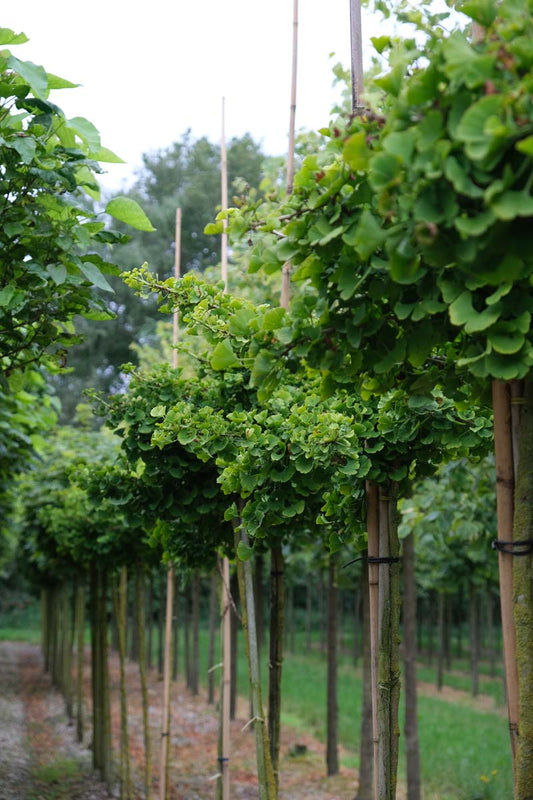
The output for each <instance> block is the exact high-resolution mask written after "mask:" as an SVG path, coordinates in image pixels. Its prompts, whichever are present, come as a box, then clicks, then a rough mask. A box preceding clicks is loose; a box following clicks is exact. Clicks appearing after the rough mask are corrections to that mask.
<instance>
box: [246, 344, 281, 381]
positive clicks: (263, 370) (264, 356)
mask: <svg viewBox="0 0 533 800" xmlns="http://www.w3.org/2000/svg"><path fill="white" fill-rule="evenodd" d="M275 363H276V362H275V358H274V356H273V354H272V353H271V352H269V351H268V350H260V351H259V352H258V354H257V355H256V357H255V359H254V364H253V367H252V374H251V376H250V385H251V386H260V385H261V384H262V383H263V381H264V380H265V379H266V378H267V377H268V375H269V373H270V372H271V370H272V368H273V367H274V365H275Z"/></svg>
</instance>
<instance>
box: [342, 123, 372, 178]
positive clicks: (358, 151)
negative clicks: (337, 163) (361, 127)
mask: <svg viewBox="0 0 533 800" xmlns="http://www.w3.org/2000/svg"><path fill="white" fill-rule="evenodd" d="M342 156H343V158H344V160H345V161H346V163H347V164H348V165H349V167H350V169H353V171H354V172H362V171H363V170H365V169H366V167H367V165H368V161H369V159H370V150H369V149H368V146H367V143H366V136H365V133H364V131H361V132H360V133H354V134H353V136H350V138H349V139H347V140H346V142H345V143H344V148H343V151H342Z"/></svg>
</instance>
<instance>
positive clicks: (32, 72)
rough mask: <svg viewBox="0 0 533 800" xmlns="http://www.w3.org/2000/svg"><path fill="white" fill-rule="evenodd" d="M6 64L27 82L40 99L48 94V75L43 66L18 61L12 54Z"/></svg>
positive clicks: (43, 98)
mask: <svg viewBox="0 0 533 800" xmlns="http://www.w3.org/2000/svg"><path fill="white" fill-rule="evenodd" d="M7 64H8V66H9V67H10V68H11V69H12V70H14V71H15V72H18V74H19V75H20V76H21V78H23V79H24V80H25V81H26V82H27V83H28V84H29V86H30V89H31V90H32V92H33V94H34V95H35V96H36V97H39V98H40V99H41V100H45V99H46V97H47V96H48V76H47V74H46V71H45V70H44V69H43V67H39V66H38V65H37V64H32V62H31V61H19V59H18V58H16V57H15V56H14V55H10V56H9V58H8V59H7Z"/></svg>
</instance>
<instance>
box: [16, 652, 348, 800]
mask: <svg viewBox="0 0 533 800" xmlns="http://www.w3.org/2000/svg"><path fill="white" fill-rule="evenodd" d="M117 673H118V670H117V662H116V657H114V656H113V657H112V658H111V677H112V691H113V710H112V727H113V739H114V743H113V744H114V750H115V753H118V747H119V741H118V736H119V733H118V731H119V712H118V692H117V681H118V674H117ZM127 681H128V687H129V701H128V708H129V715H130V724H129V727H130V754H131V758H132V761H133V764H134V780H135V786H136V789H137V790H136V795H135V796H136V798H139V800H140V798H141V797H142V794H141V792H140V788H139V787H140V786H141V781H142V765H143V757H144V753H143V746H142V727H141V708H140V689H139V681H138V671H137V666H136V665H135V664H128V668H127ZM85 689H86V705H87V709H88V710H90V709H89V701H88V698H89V670H88V669H87V670H86V680H85ZM161 693H162V684H161V682H160V681H159V680H158V677H157V675H156V674H155V672H152V674H151V677H150V721H151V726H152V736H153V742H154V744H153V749H154V758H153V761H154V797H156V796H157V765H158V759H159V753H158V742H159V733H160V710H159V709H160V698H161ZM172 709H173V711H172V731H173V733H172V739H171V752H172V771H171V800H212V798H213V797H214V789H215V784H214V781H213V773H214V772H215V765H216V741H217V725H218V721H217V713H216V710H215V709H214V708H213V707H212V706H211V707H210V706H208V705H207V703H206V698H205V696H204V695H203V694H200V695H199V696H198V697H192V696H191V695H190V694H189V693H188V692H187V690H186V689H185V687H184V686H183V685H181V684H180V683H178V684H175V685H174V686H173V702H172ZM239 712H240V714H239V716H240V719H238V720H236V721H235V722H234V723H232V748H233V749H232V758H231V762H230V774H231V783H232V791H231V796H232V800H233V799H234V798H235V800H256V798H257V797H258V789H257V781H256V777H255V770H254V736H253V734H252V733H251V731H250V730H249V729H247V730H243V727H244V726H245V725H246V722H247V716H246V715H247V703H245V702H243V703H242V704H241V706H240V708H239ZM296 744H298V745H299V746H300V749H302V748H306V750H305V753H304V754H303V755H300V756H298V757H294V755H293V754H292V753H294V751H295V745H296ZM281 753H282V757H281V786H282V790H281V791H280V800H351V798H353V797H354V795H355V791H356V781H357V778H356V773H355V771H353V770H347V769H343V770H342V772H341V774H340V775H338V776H335V777H333V778H326V777H325V775H324V773H325V765H324V751H323V745H321V744H320V743H318V742H317V741H316V740H314V739H313V738H312V737H310V736H307V735H306V734H302V733H299V734H294V733H292V732H291V731H290V730H286V731H284V736H283V740H282V748H281ZM106 797H108V795H107V793H106V791H105V788H104V786H103V785H102V784H101V783H100V782H99V781H98V780H97V779H96V776H95V775H94V773H93V772H92V770H91V753H90V750H89V749H87V748H86V747H81V746H80V745H78V744H77V743H76V742H75V731H74V727H73V726H72V725H69V724H68V722H67V720H66V717H65V713H64V703H63V700H62V698H61V696H60V695H59V694H58V693H57V692H56V691H54V690H53V689H52V688H51V685H50V680H49V678H48V676H46V675H44V673H43V670H42V660H41V657H40V651H39V648H38V647H37V646H35V645H30V644H25V643H19V642H0V800H67V799H68V800H104V798H106Z"/></svg>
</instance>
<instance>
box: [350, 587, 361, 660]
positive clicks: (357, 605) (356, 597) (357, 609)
mask: <svg viewBox="0 0 533 800" xmlns="http://www.w3.org/2000/svg"><path fill="white" fill-rule="evenodd" d="M361 599H362V594H361V590H360V588H359V587H358V588H357V589H356V590H355V592H354V594H353V625H352V630H353V646H352V659H353V665H354V667H356V666H357V662H358V661H359V653H360V650H359V635H360V634H359V631H360V627H361Z"/></svg>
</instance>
